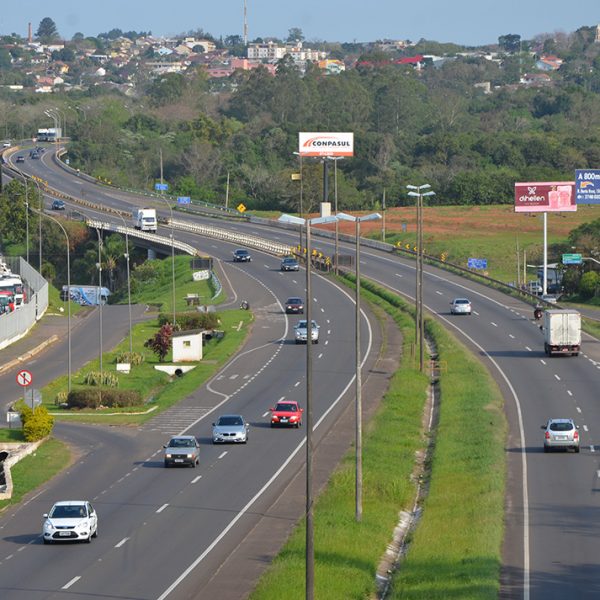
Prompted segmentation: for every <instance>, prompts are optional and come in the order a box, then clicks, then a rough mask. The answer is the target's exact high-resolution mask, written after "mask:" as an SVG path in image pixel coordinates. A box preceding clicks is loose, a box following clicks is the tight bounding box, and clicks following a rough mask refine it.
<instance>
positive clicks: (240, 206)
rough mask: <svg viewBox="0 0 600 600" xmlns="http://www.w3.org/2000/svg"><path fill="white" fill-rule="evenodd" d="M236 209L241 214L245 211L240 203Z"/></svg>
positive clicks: (244, 207)
mask: <svg viewBox="0 0 600 600" xmlns="http://www.w3.org/2000/svg"><path fill="white" fill-rule="evenodd" d="M237 209H238V210H239V211H240V212H241V213H243V212H245V210H246V206H245V205H244V204H242V203H241V202H240V203H239V204H238V205H237Z"/></svg>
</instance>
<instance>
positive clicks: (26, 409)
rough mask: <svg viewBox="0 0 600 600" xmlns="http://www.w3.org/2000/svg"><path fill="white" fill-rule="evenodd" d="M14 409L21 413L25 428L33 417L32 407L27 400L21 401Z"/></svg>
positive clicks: (20, 416) (22, 423)
mask: <svg viewBox="0 0 600 600" xmlns="http://www.w3.org/2000/svg"><path fill="white" fill-rule="evenodd" d="M13 408H14V409H15V410H16V411H17V412H18V413H19V418H20V419H21V425H23V427H24V426H25V423H27V421H28V420H29V419H30V418H31V417H32V416H33V410H32V408H31V406H29V405H28V404H27V403H26V402H25V400H23V399H21V400H19V401H18V402H16V403H15V405H14V407H13Z"/></svg>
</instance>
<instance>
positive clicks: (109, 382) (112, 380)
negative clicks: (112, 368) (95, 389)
mask: <svg viewBox="0 0 600 600" xmlns="http://www.w3.org/2000/svg"><path fill="white" fill-rule="evenodd" d="M83 383H85V384H86V385H106V386H108V387H119V378H118V377H117V375H116V374H114V373H109V372H108V371H102V372H100V371H90V372H89V373H86V375H85V377H84V379H83Z"/></svg>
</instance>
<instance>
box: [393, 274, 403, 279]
mask: <svg viewBox="0 0 600 600" xmlns="http://www.w3.org/2000/svg"><path fill="white" fill-rule="evenodd" d="M394 275H395V276H396V277H400V278H402V277H403V276H402V275H400V273H394Z"/></svg>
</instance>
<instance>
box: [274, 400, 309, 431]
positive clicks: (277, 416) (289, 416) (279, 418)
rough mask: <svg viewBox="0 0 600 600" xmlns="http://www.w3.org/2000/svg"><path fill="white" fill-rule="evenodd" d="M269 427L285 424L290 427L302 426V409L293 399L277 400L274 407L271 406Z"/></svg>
mask: <svg viewBox="0 0 600 600" xmlns="http://www.w3.org/2000/svg"><path fill="white" fill-rule="evenodd" d="M270 411H271V427H275V425H285V426H290V427H296V428H298V427H301V426H302V411H303V409H302V408H300V407H299V406H298V403H297V402H296V401H294V400H285V401H282V402H278V403H277V406H276V407H275V408H271V409H270Z"/></svg>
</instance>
